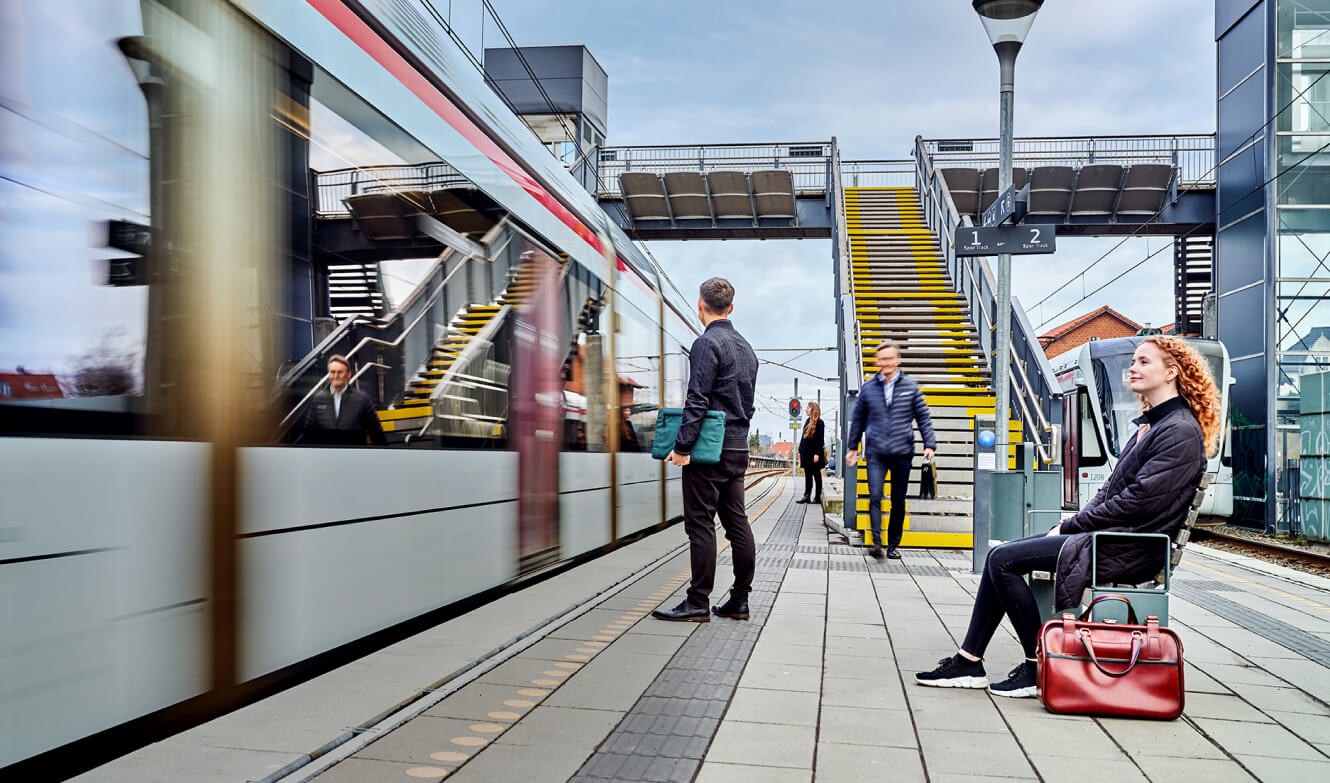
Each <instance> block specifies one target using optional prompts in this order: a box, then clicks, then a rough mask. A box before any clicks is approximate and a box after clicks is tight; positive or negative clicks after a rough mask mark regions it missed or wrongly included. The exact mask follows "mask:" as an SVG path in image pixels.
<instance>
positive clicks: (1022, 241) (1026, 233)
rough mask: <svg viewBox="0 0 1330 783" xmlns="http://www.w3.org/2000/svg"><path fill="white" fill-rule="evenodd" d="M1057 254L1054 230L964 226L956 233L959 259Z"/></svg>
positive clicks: (1038, 226) (1038, 227) (1037, 227)
mask: <svg viewBox="0 0 1330 783" xmlns="http://www.w3.org/2000/svg"><path fill="white" fill-rule="evenodd" d="M1055 250H1057V233H1056V231H1055V229H1054V226H1051V225H1035V226H993V227H992V228H979V227H971V226H961V227H958V228H957V229H956V255H958V256H995V255H997V254H998V253H1010V254H1011V255H1014V256H1018V255H1031V254H1035V253H1052V252H1054V251H1055Z"/></svg>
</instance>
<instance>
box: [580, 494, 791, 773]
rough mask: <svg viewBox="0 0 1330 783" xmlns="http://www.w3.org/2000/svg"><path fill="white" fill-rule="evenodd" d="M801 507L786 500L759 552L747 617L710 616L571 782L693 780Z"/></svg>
mask: <svg viewBox="0 0 1330 783" xmlns="http://www.w3.org/2000/svg"><path fill="white" fill-rule="evenodd" d="M805 508H806V506H803V505H797V504H795V503H794V502H793V497H791V500H790V503H789V505H788V506H787V507H786V509H785V511H784V512H783V513H782V514H781V516H780V519H779V520H778V521H777V522H776V525H775V527H774V528H773V529H772V531H771V534H770V536H769V537H768V539H767V543H766V544H765V545H764V546H763V547H762V548H761V549H760V550H759V553H758V554H759V556H758V558H757V573H756V575H755V576H754V578H753V593H752V595H751V596H749V599H748V604H749V609H750V613H751V617H752V619H751V620H749V621H747V622H736V621H732V620H724V619H721V618H716V619H714V620H713V621H712V622H710V623H707V624H705V625H702V626H700V627H699V628H698V629H697V630H696V631H694V632H693V634H692V635H690V636H689V637H688V641H686V642H684V644H683V646H682V647H680V648H679V651H678V652H677V653H675V655H674V657H673V658H671V659H670V662H669V663H668V664H666V666H665V669H664V670H662V671H661V673H660V675H658V676H657V677H656V679H655V680H654V681H653V682H652V683H651V685H650V686H649V687H648V688H647V690H646V692H645V693H644V694H642V697H641V698H640V699H638V701H637V703H636V704H634V705H633V708H632V710H630V711H629V712H628V714H627V715H626V716H624V719H623V721H621V722H620V723H619V725H618V726H617V727H616V728H615V729H614V731H613V732H611V733H610V736H609V737H607V738H606V739H605V741H604V742H603V743H601V745H600V747H599V748H597V749H596V752H595V753H594V754H592V756H591V758H589V759H587V761H586V763H585V764H583V765H582V768H581V769H580V770H578V771H577V774H576V775H574V776H573V777H572V778H571V780H574V781H607V780H652V781H681V782H682V783H686V782H687V781H691V780H692V779H693V776H694V775H696V774H697V770H698V768H699V767H700V766H701V764H702V758H703V757H704V756H705V755H706V752H707V748H708V747H709V746H710V745H711V739H712V737H713V736H715V734H716V729H717V728H718V727H719V726H720V719H721V716H722V715H723V714H724V713H725V708H726V705H728V704H729V702H730V699H731V698H732V697H733V696H734V691H735V688H736V687H737V686H738V684H739V677H740V675H741V674H743V669H744V666H745V665H746V664H747V662H748V657H749V656H750V655H751V654H752V652H753V646H754V645H755V644H756V643H757V637H758V634H759V633H761V631H762V626H763V625H765V624H766V620H767V616H768V615H769V614H770V612H771V606H772V604H773V603H774V602H775V599H776V592H777V590H778V589H779V588H780V583H781V580H782V579H783V578H784V576H785V571H786V568H787V566H788V564H789V562H790V556H789V555H786V556H784V557H773V556H772V553H774V552H777V551H782V550H784V551H787V552H791V553H792V552H793V551H794V546H792V544H793V543H794V542H797V541H798V539H799V531H800V529H801V528H802V527H803V517H804V510H805Z"/></svg>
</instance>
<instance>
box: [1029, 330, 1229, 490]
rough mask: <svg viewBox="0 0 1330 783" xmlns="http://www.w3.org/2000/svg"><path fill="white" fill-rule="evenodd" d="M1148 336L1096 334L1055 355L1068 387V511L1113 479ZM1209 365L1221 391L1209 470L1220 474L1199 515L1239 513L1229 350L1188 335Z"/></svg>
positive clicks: (1136, 409)
mask: <svg viewBox="0 0 1330 783" xmlns="http://www.w3.org/2000/svg"><path fill="white" fill-rule="evenodd" d="M1142 339H1144V338H1142V337H1118V338H1114V339H1111V340H1095V341H1091V342H1089V343H1086V344H1085V345H1083V346H1081V347H1080V348H1078V349H1075V350H1072V351H1068V352H1066V353H1064V354H1060V355H1058V356H1055V357H1054V358H1053V359H1051V360H1050V361H1051V363H1052V365H1053V371H1054V372H1055V373H1056V374H1057V378H1058V381H1059V383H1060V384H1061V386H1062V392H1063V397H1062V427H1063V433H1064V436H1063V443H1062V449H1063V452H1062V469H1063V482H1062V500H1063V507H1064V508H1068V509H1076V508H1082V507H1084V506H1085V504H1086V503H1088V502H1090V500H1091V499H1093V498H1094V496H1095V493H1097V492H1098V491H1099V488H1100V487H1102V486H1103V484H1104V482H1105V481H1107V480H1108V476H1109V474H1111V473H1112V472H1113V468H1114V467H1115V466H1116V465H1117V463H1118V458H1119V456H1120V455H1121V453H1122V449H1123V447H1125V446H1126V445H1127V441H1128V440H1130V438H1131V436H1132V434H1134V433H1135V432H1136V428H1135V427H1134V426H1132V423H1131V422H1132V419H1135V418H1136V417H1137V416H1139V415H1140V412H1141V404H1140V400H1139V399H1138V397H1137V395H1135V394H1132V393H1131V391H1130V389H1128V387H1127V370H1128V369H1129V368H1130V367H1131V358H1132V354H1133V353H1134V352H1135V351H1136V346H1137V345H1139V344H1140V342H1141V340H1142ZM1187 342H1189V343H1190V344H1191V345H1192V346H1193V347H1194V348H1196V350H1197V351H1199V352H1200V354H1201V356H1203V357H1204V358H1205V360H1206V361H1207V363H1208V364H1209V365H1210V372H1211V373H1212V374H1213V375H1214V378H1215V383H1216V385H1217V386H1218V387H1219V393H1220V406H1221V411H1220V420H1221V421H1223V422H1225V426H1224V427H1223V428H1222V429H1221V431H1220V444H1219V452H1218V454H1216V455H1215V456H1214V457H1211V458H1210V460H1209V462H1208V464H1207V467H1206V470H1207V471H1208V472H1209V473H1210V475H1211V476H1213V477H1214V479H1213V480H1212V482H1211V484H1210V487H1209V489H1207V490H1206V495H1205V503H1204V504H1203V505H1202V506H1201V513H1202V514H1203V515H1207V516H1213V517H1229V516H1232V515H1233V462H1232V457H1231V454H1232V451H1231V448H1232V446H1231V443H1230V428H1229V425H1228V421H1229V387H1230V386H1231V385H1232V384H1233V376H1232V373H1231V371H1230V367H1229V358H1228V349H1226V348H1225V347H1224V344H1223V343H1221V342H1219V341H1217V340H1202V339H1196V338H1188V340H1187Z"/></svg>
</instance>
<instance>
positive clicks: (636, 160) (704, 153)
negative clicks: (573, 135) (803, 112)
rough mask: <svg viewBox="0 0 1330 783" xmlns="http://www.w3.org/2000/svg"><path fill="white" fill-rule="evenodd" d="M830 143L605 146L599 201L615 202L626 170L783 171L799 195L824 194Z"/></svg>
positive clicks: (667, 171) (827, 178) (660, 171)
mask: <svg viewBox="0 0 1330 783" xmlns="http://www.w3.org/2000/svg"><path fill="white" fill-rule="evenodd" d="M832 144H833V142H831V141H803V142H773V143H766V144H674V145H658V146H635V147H604V148H602V149H601V151H600V160H599V165H600V178H599V188H600V190H599V192H598V193H596V197H597V198H601V199H617V198H621V197H622V196H623V193H622V192H621V191H620V189H619V175H620V174H623V173H624V172H627V171H646V172H652V173H655V174H667V173H670V172H676V171H697V172H703V173H705V172H710V171H742V172H753V171H760V170H763V169H784V170H786V171H789V172H790V174H791V177H792V179H793V180H794V190H795V193H796V194H798V195H800V196H815V195H823V194H826V193H827V192H828V187H829V185H830V183H831V165H830V164H831V148H832Z"/></svg>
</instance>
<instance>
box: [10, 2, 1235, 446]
mask: <svg viewBox="0 0 1330 783" xmlns="http://www.w3.org/2000/svg"><path fill="white" fill-rule="evenodd" d="M492 2H493V5H494V7H495V8H496V9H497V10H498V13H499V14H500V16H501V17H502V19H503V21H504V23H505V25H506V26H507V28H508V30H509V31H510V32H511V33H512V35H513V37H514V38H515V39H516V41H517V42H519V43H521V44H541V43H582V44H585V45H586V46H587V47H588V48H589V49H590V51H591V53H592V54H593V55H594V56H595V57H596V59H597V60H598V61H599V63H600V64H601V66H602V67H603V68H604V69H605V71H606V72H607V73H608V75H609V128H608V137H607V143H608V144H610V145H641V144H696V143H757V142H794V141H817V140H826V139H829V138H830V137H832V136H835V137H836V138H837V140H838V142H839V144H840V147H841V150H842V155H843V157H845V158H846V159H877V158H906V157H908V156H909V154H910V151H911V148H912V145H913V140H914V137H915V136H916V135H921V136H923V137H925V138H938V137H943V138H966V137H990V136H994V135H996V132H997V120H998V118H997V113H998V99H997V62H996V58H995V56H994V54H993V52H992V49H991V47H990V46H989V44H988V41H987V38H986V37H985V35H984V32H983V29H982V26H981V25H980V23H979V20H978V17H977V16H976V15H975V14H974V12H973V11H972V10H971V8H970V4H969V3H968V2H963V1H962V0H932V1H930V2H907V1H906V0H896V1H895V2H881V0H871V1H869V0H863V1H861V2H845V1H841V0H826V1H824V2H820V3H817V4H815V5H813V4H808V3H793V2H785V1H784V0H766V1H764V2H761V3H755V2H724V3H715V2H709V3H702V2H697V0H678V1H677V2H674V3H646V2H641V0H617V1H616V2H609V1H608V0H574V1H573V2H567V0H564V1H563V2H558V3H556V2H550V1H549V0H492ZM434 4H435V6H436V7H438V8H440V9H443V8H444V6H445V5H448V6H451V8H452V13H453V22H454V25H455V27H456V29H457V31H458V33H459V34H460V35H461V36H462V37H463V38H464V39H466V40H468V41H469V42H470V43H471V44H472V46H473V48H476V49H479V48H481V34H482V30H481V24H480V19H481V14H480V13H479V12H478V10H477V9H479V8H480V0H452V2H451V3H447V4H445V3H442V2H441V0H434ZM138 5H139V3H138V2H137V0H107V1H106V2H98V3H94V4H90V5H89V4H86V3H84V2H80V0H20V2H16V3H14V2H10V3H3V4H0V23H3V25H4V29H6V30H7V31H8V32H7V33H6V34H5V37H4V40H5V41H6V42H19V43H20V44H22V42H25V41H26V42H33V41H49V40H62V41H66V42H68V43H69V45H75V46H78V47H79V49H80V51H82V52H84V54H83V55H82V56H81V58H80V59H79V61H78V63H77V64H74V62H73V61H70V60H68V59H67V58H62V57H61V56H60V51H62V50H61V48H60V47H43V48H39V49H31V48H25V47H23V46H21V45H15V46H9V45H6V46H0V174H3V178H0V229H2V230H3V232H4V237H5V241H4V242H2V243H0V369H8V368H12V367H13V366H14V365H17V364H24V365H27V366H28V367H29V368H30V369H56V370H60V369H61V368H62V366H64V365H65V364H66V363H67V362H68V361H69V360H70V359H71V358H72V357H74V356H77V355H79V354H81V353H83V352H85V351H87V350H88V349H89V348H90V347H92V346H93V345H95V344H97V343H99V342H100V341H102V340H104V339H106V338H108V337H109V338H112V339H114V340H120V341H122V342H124V343H125V344H126V345H128V346H130V347H131V348H132V347H133V346H134V345H135V344H136V343H138V342H139V341H141V338H142V326H141V324H142V312H143V307H144V303H145V297H144V296H143V289H141V288H109V287H107V286H105V285H102V284H101V280H100V279H99V275H103V274H104V267H103V266H102V265H101V264H102V263H103V260H104V259H105V258H106V257H108V256H113V255H116V253H115V252H114V251H107V250H105V249H102V248H99V247H98V246H99V245H100V244H101V241H100V239H99V238H98V236H96V235H95V234H96V231H97V230H96V228H95V226H96V222H95V221H99V220H105V219H107V218H113V217H123V218H128V219H135V218H136V216H137V215H141V213H142V211H143V210H145V209H146V204H145V202H146V195H147V163H146V159H145V158H144V155H143V153H144V152H145V148H146V128H145V127H144V122H143V119H142V96H141V94H140V93H139V91H138V88H137V86H136V85H135V83H134V80H133V77H132V75H131V74H130V73H129V71H128V68H127V66H126V64H125V62H124V59H123V57H121V55H120V54H119V52H118V51H116V49H115V48H114V45H113V39H114V38H115V37H117V36H119V35H126V34H132V33H134V32H137V30H136V22H137V11H138ZM1213 15H1214V11H1213V0H1169V1H1168V2H1157V0H1150V1H1146V0H1120V1H1119V2H1114V3H1088V2H1073V1H1071V0H1050V2H1048V3H1046V4H1045V7H1044V9H1043V10H1042V11H1041V12H1040V14H1039V17H1038V18H1037V20H1036V21H1035V23H1034V26H1033V28H1032V30H1031V33H1030V36H1029V38H1028V40H1027V43H1026V47H1025V50H1024V51H1023V52H1022V54H1021V56H1020V60H1019V63H1018V66H1017V77H1016V78H1017V81H1016V108H1015V123H1016V132H1017V135H1018V136H1019V135H1092V134H1140V133H1170V132H1180V133H1195V132H1203V133H1204V132H1211V131H1213V129H1214V122H1215V47H1214V43H1213V26H1214V24H1213ZM483 35H484V43H485V44H488V45H490V46H493V45H495V43H496V42H499V41H500V36H499V34H498V32H497V29H496V28H495V27H494V25H493V23H492V22H490V23H488V24H487V25H486V26H485V29H484V31H483ZM88 58H92V60H91V61H92V62H94V63H95V65H96V67H94V68H91V69H89V68H87V67H86V63H87V62H88V61H89V60H88ZM74 67H77V68H79V72H78V74H77V76H78V78H73V76H74V75H73V74H71V73H69V72H68V71H69V69H70V68H74ZM34 150H35V151H37V154H36V155H29V154H27V153H29V152H32V151H34ZM94 161H95V164H94ZM16 182H21V183H24V184H16ZM34 187H36V188H44V189H45V190H34V189H33V188H34ZM20 193H21V194H22V196H23V198H14V196H15V195H18V194H20ZM71 195H75V196H76V198H77V199H82V202H81V203H80V202H79V201H77V200H73V201H71ZM89 198H92V199H95V201H92V202H89V201H88V200H87V199H89ZM1116 243H1117V240H1115V239H1085V238H1062V239H1060V240H1059V242H1058V248H1059V249H1058V253H1057V254H1056V255H1053V256H1027V257H1024V258H1018V259H1017V261H1016V262H1015V264H1014V267H1013V268H1014V275H1013V291H1014V293H1015V295H1016V296H1017V298H1019V299H1020V300H1021V301H1022V302H1023V303H1025V304H1026V305H1027V306H1032V305H1034V304H1035V303H1036V302H1040V300H1043V299H1044V298H1045V297H1046V296H1047V295H1049V294H1051V293H1053V292H1054V289H1055V288H1057V287H1058V286H1059V285H1061V284H1063V283H1066V282H1068V281H1071V285H1070V286H1068V287H1067V289H1066V290H1064V291H1062V292H1061V293H1060V294H1058V295H1056V296H1054V297H1052V298H1051V299H1049V300H1048V301H1047V302H1046V303H1044V304H1043V306H1042V308H1041V309H1039V310H1036V311H1035V312H1034V313H1032V315H1031V320H1032V321H1033V322H1034V323H1035V325H1036V327H1038V326H1039V325H1041V324H1043V323H1045V322H1047V325H1049V326H1051V325H1054V324H1056V323H1059V322H1061V321H1065V320H1069V319H1070V318H1072V317H1074V316H1076V315H1079V314H1080V313H1083V312H1087V311H1089V310H1092V309H1094V308H1096V307H1099V306H1101V305H1105V304H1107V305H1110V306H1112V307H1114V308H1116V309H1118V310H1120V311H1121V312H1122V313H1124V314H1125V315H1127V316H1128V317H1130V318H1132V319H1135V320H1137V321H1142V322H1146V321H1148V322H1150V323H1153V324H1162V323H1167V322H1171V320H1172V285H1171V283H1172V279H1171V263H1172V260H1171V252H1169V251H1167V250H1165V251H1164V252H1161V253H1159V254H1158V255H1157V256H1155V258H1154V259H1152V260H1151V261H1149V262H1147V263H1146V264H1144V265H1143V266H1142V267H1140V268H1139V269H1138V270H1136V271H1135V272H1133V273H1132V274H1130V275H1128V276H1126V277H1124V279H1123V280H1121V281H1120V282H1118V283H1116V284H1114V285H1113V286H1111V287H1109V288H1107V289H1106V290H1105V291H1103V292H1101V293H1100V294H1098V295H1096V296H1094V297H1091V298H1090V299H1088V300H1086V301H1084V302H1080V303H1077V300H1078V299H1080V297H1081V292H1082V291H1090V290H1092V289H1094V288H1096V287H1097V286H1098V285H1099V284H1100V283H1102V282H1104V281H1105V280H1108V279H1110V278H1111V277H1113V276H1114V275H1116V274H1117V273H1118V272H1119V271H1121V270H1122V269H1124V268H1126V267H1127V266H1130V265H1131V264H1134V263H1136V262H1137V261H1139V260H1140V259H1141V258H1143V257H1144V256H1145V255H1147V254H1148V253H1149V252H1151V251H1154V250H1158V249H1159V248H1160V247H1161V246H1162V243H1163V240H1160V239H1152V240H1132V241H1129V242H1127V243H1125V244H1123V245H1122V246H1121V247H1119V248H1118V249H1116V250H1114V251H1113V252H1112V253H1111V255H1109V256H1108V258H1107V259H1106V260H1105V261H1104V262H1103V263H1100V264H1099V265H1098V266H1097V267H1096V268H1095V269H1094V270H1093V271H1091V272H1090V273H1089V274H1088V275H1086V276H1085V278H1084V280H1082V279H1080V278H1076V277H1075V273H1076V272H1077V271H1078V270H1080V269H1082V268H1084V267H1085V266H1087V265H1088V264H1089V263H1090V262H1091V261H1093V260H1095V259H1096V258H1098V257H1099V256H1100V255H1102V254H1103V253H1105V252H1107V251H1108V250H1109V249H1110V248H1111V247H1113V245H1115V244H1116ZM34 246H36V247H41V248H42V252H41V259H40V260H39V262H36V263H34V262H33V260H32V259H30V258H27V257H25V254H22V253H18V252H17V251H16V250H15V249H16V248H19V247H34ZM649 249H650V251H651V252H652V253H653V254H654V255H655V257H656V258H657V259H658V260H659V261H660V262H661V263H662V264H663V266H664V267H665V269H666V271H667V273H668V274H669V276H670V277H671V279H673V281H674V282H675V283H676V284H677V285H678V287H679V288H680V290H681V291H683V292H684V293H685V295H686V296H688V297H690V298H691V296H692V295H693V292H695V291H696V289H697V285H698V283H699V282H701V281H702V280H704V279H706V278H707V277H710V276H712V275H722V276H725V277H727V278H729V279H730V280H731V281H732V282H733V283H734V285H735V288H736V289H737V292H738V294H737V298H736V303H735V314H734V322H735V325H736V326H737V327H738V328H739V329H740V331H741V332H742V333H743V334H745V335H746V336H747V337H748V339H749V341H750V342H751V343H752V344H753V345H754V346H755V347H756V348H757V349H759V351H760V354H759V355H760V356H761V357H762V358H764V359H769V360H776V361H790V362H792V364H793V366H794V367H797V368H798V369H800V370H802V371H804V372H805V373H807V374H805V375H800V376H798V377H799V378H800V383H799V391H800V394H801V396H802V397H803V398H804V399H805V400H806V401H808V400H814V399H816V398H817V392H818V391H819V390H820V391H821V393H822V400H823V403H824V405H823V407H824V409H825V413H826V415H827V418H828V419H834V418H835V416H836V413H837V412H836V411H835V402H834V400H835V398H836V395H837V389H836V383H835V382H834V381H832V382H826V381H820V380H818V378H826V377H833V376H835V375H836V372H837V368H836V366H835V352H834V351H831V352H828V351H814V352H812V353H808V354H805V355H802V356H799V355H798V354H799V352H781V351H775V350H769V349H782V348H798V349H800V350H801V351H802V350H805V349H819V348H827V347H831V346H834V345H835V343H836V335H835V327H834V307H835V300H834V298H833V291H832V268H831V264H832V261H831V246H830V242H829V241H825V240H801V241H794V240H787V241H766V242H753V241H729V242H697V241H695V242H687V243H671V242H654V243H651V244H650V247H649ZM1071 305H1074V307H1072V309H1071V310H1069V311H1068V312H1066V313H1065V314H1061V315H1059V313H1058V311H1060V310H1063V309H1064V308H1066V307H1068V306H1071ZM1041 313H1042V314H1041ZM72 324H78V326H77V328H75V327H73V326H71V325H72ZM795 357H797V358H795ZM907 370H908V366H907ZM795 377H796V374H795V373H794V372H791V371H789V370H786V369H784V368H781V367H777V366H774V365H771V364H764V365H763V366H762V370H761V372H760V374H759V399H758V402H759V406H760V407H759V414H758V416H757V418H756V419H755V422H754V426H755V427H756V428H758V429H760V430H761V431H762V432H763V433H764V434H773V435H778V434H779V433H780V432H786V433H788V432H789V420H788V418H787V417H786V415H785V414H784V410H785V402H786V400H788V398H789V397H790V396H791V393H792V392H793V386H794V378H795Z"/></svg>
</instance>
